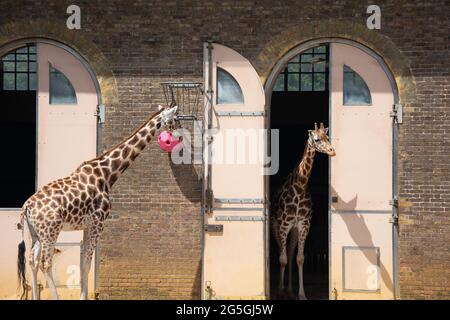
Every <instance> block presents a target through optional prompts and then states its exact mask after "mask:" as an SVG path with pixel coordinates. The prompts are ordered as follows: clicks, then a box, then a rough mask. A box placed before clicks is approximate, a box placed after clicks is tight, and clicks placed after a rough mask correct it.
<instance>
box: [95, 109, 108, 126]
mask: <svg viewBox="0 0 450 320" xmlns="http://www.w3.org/2000/svg"><path fill="white" fill-rule="evenodd" d="M105 115H106V107H105V105H104V104H100V105H98V106H97V110H96V111H95V114H94V116H96V117H97V118H98V123H105Z"/></svg>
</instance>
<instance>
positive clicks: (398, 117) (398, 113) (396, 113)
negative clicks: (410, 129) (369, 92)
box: [390, 103, 403, 123]
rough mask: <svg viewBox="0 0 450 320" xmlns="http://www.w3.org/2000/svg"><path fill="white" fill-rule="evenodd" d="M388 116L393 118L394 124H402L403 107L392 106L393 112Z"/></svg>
mask: <svg viewBox="0 0 450 320" xmlns="http://www.w3.org/2000/svg"><path fill="white" fill-rule="evenodd" d="M390 116H391V117H392V118H394V121H395V122H396V123H403V105H401V104H399V103H396V104H394V110H393V111H392V112H391V113H390Z"/></svg>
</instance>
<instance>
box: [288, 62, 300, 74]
mask: <svg viewBox="0 0 450 320" xmlns="http://www.w3.org/2000/svg"><path fill="white" fill-rule="evenodd" d="M299 69H300V68H299V64H298V63H289V64H288V71H289V72H298V71H299Z"/></svg>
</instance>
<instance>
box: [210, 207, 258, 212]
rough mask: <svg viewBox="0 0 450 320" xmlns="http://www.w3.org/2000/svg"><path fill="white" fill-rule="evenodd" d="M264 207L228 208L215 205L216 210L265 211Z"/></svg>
mask: <svg viewBox="0 0 450 320" xmlns="http://www.w3.org/2000/svg"><path fill="white" fill-rule="evenodd" d="M263 210H264V208H263V207H258V208H251V207H250V208H248V207H228V208H220V207H214V211H263Z"/></svg>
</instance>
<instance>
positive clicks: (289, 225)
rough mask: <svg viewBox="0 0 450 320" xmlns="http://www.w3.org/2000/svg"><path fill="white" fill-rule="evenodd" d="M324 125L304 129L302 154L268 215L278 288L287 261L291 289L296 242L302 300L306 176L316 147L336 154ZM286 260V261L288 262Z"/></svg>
mask: <svg viewBox="0 0 450 320" xmlns="http://www.w3.org/2000/svg"><path fill="white" fill-rule="evenodd" d="M327 132H328V128H324V125H323V123H320V127H319V128H318V127H317V123H314V130H308V140H307V142H306V145H305V150H304V152H303V157H302V159H301V161H300V163H299V165H298V166H296V167H295V169H294V170H293V171H292V172H291V173H290V174H289V176H288V178H287V179H286V181H285V182H284V184H283V185H282V187H281V188H280V189H279V191H278V192H277V194H276V195H275V197H274V200H275V201H273V208H272V213H275V214H272V215H271V220H272V221H271V222H272V223H271V225H272V232H273V235H274V238H275V240H276V242H277V244H278V248H279V250H280V256H279V263H280V282H279V290H280V291H284V271H285V267H286V265H288V276H289V278H288V290H289V291H292V281H291V279H292V278H291V277H292V273H291V271H292V260H293V254H294V249H295V246H296V245H298V251H297V265H298V278H299V279H298V280H299V292H298V297H299V299H300V300H306V295H305V290H304V288H303V261H304V252H303V251H304V246H305V240H306V237H307V236H308V232H309V227H310V224H311V212H312V201H311V194H310V192H309V188H308V180H309V177H310V175H311V171H312V167H313V163H314V156H315V153H316V151H317V152H322V153H325V154H328V155H329V156H331V157H333V156H335V155H336V152H335V151H334V149H333V147H332V145H331V143H330V141H329V140H328V136H327ZM291 231H292V233H291V236H290V243H289V250H288V254H289V261H288V254H286V243H287V238H288V235H289V233H290V232H291ZM288 262H289V264H288Z"/></svg>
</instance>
